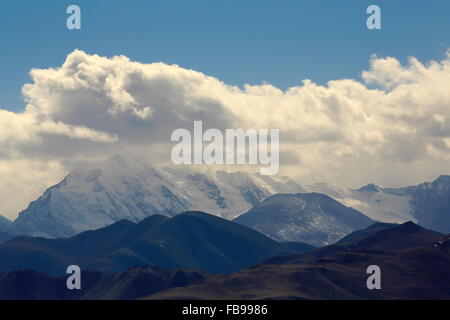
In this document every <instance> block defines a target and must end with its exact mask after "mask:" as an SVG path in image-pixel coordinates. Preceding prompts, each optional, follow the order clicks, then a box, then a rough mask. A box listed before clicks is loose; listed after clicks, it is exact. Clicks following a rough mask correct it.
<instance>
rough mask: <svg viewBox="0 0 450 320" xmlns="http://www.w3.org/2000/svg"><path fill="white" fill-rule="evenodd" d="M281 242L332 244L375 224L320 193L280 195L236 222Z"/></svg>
mask: <svg viewBox="0 0 450 320" xmlns="http://www.w3.org/2000/svg"><path fill="white" fill-rule="evenodd" d="M234 221H235V222H238V223H241V224H243V225H245V226H248V227H250V228H253V229H255V230H258V231H260V232H262V233H264V234H266V235H269V236H270V237H272V238H273V239H276V240H278V241H299V242H306V243H310V244H312V245H315V246H320V245H324V244H329V243H333V242H335V241H337V240H339V239H340V238H342V237H343V236H345V235H347V234H348V233H350V232H352V231H354V230H357V229H361V228H364V227H367V226H369V225H370V224H372V223H373V222H374V221H373V220H371V219H370V218H368V217H366V216H364V215H363V214H362V213H360V212H358V211H356V210H354V209H352V208H348V207H346V206H344V205H342V204H341V203H339V202H337V201H335V200H334V199H332V198H330V197H328V196H326V195H323V194H319V193H307V194H301V193H298V194H277V195H274V196H271V197H269V198H267V199H266V200H264V201H263V202H261V203H260V204H258V205H256V206H255V207H254V208H252V209H251V210H250V211H248V212H247V213H245V214H243V215H241V216H239V217H238V218H236V219H235V220H234Z"/></svg>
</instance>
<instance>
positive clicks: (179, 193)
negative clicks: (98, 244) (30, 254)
mask: <svg viewBox="0 0 450 320" xmlns="http://www.w3.org/2000/svg"><path fill="white" fill-rule="evenodd" d="M300 190H301V187H300V186H299V185H298V184H297V183H295V182H294V181H292V180H290V179H288V178H274V177H268V176H260V175H252V174H247V173H242V172H235V173H227V172H224V171H216V172H214V173H201V172H195V171H191V170H180V169H174V168H166V169H156V168H153V167H152V166H150V165H149V164H148V163H147V162H145V161H142V160H138V159H128V158H124V157H119V156H116V157H112V158H110V159H108V160H107V161H105V162H101V163H98V164H96V165H92V166H91V167H90V168H83V169H82V170H75V171H72V172H70V173H69V174H68V175H67V177H66V178H65V179H64V180H63V181H61V182H60V183H59V184H57V185H55V186H53V187H51V188H49V189H47V190H46V191H45V192H44V194H43V195H42V196H41V197H40V198H39V199H37V200H36V201H33V202H32V203H31V204H30V205H29V207H28V208H27V209H26V210H24V211H23V212H21V213H20V215H19V217H18V218H17V220H16V221H15V222H14V225H13V226H12V230H13V231H14V233H15V234H26V235H32V236H42V237H49V238H56V237H69V236H73V235H75V234H77V233H79V232H82V231H85V230H90V229H97V228H101V227H104V226H107V225H110V224H112V223H114V222H116V221H119V220H121V219H127V220H131V221H133V222H139V221H141V220H143V219H145V218H146V217H148V216H151V215H153V214H162V215H165V216H174V215H176V214H178V213H181V212H184V211H189V210H199V211H205V212H211V213H212V214H214V215H217V216H220V217H224V218H228V219H232V218H234V217H236V216H237V215H239V214H241V213H243V212H245V211H247V210H249V209H250V208H251V207H253V206H254V205H256V204H257V203H259V202H260V201H261V200H263V199H265V198H266V197H268V196H270V195H271V194H273V193H278V192H299V191H300Z"/></svg>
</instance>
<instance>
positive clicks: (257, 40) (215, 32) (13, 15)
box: [0, 0, 450, 111]
mask: <svg viewBox="0 0 450 320" xmlns="http://www.w3.org/2000/svg"><path fill="white" fill-rule="evenodd" d="M70 4H77V5H79V6H80V7H81V10H82V30H79V31H69V30H67V29H66V25H65V24H66V18H67V14H66V12H65V11H66V8H67V6H68V5H70ZM370 4H377V5H379V6H380V7H381V9H382V27H383V29H382V30H380V31H370V30H368V29H367V28H366V24H365V21H366V19H367V15H366V13H365V11H366V8H367V7H368V5H370ZM0 43H1V45H2V49H1V50H0V108H1V109H8V110H14V111H20V110H21V109H22V108H23V107H24V104H25V103H24V102H23V101H22V99H21V87H22V85H23V84H24V83H26V82H29V81H30V79H29V76H28V72H29V71H30V69H31V68H33V67H37V68H48V67H52V66H54V67H57V66H59V65H61V63H62V62H63V61H64V59H65V57H66V55H67V54H68V53H69V52H71V51H72V50H73V49H75V48H78V49H82V50H85V51H86V52H88V53H96V54H100V55H105V56H112V55H117V54H123V55H126V56H128V57H130V58H131V59H133V60H138V61H141V62H156V61H163V62H166V63H175V64H178V65H181V66H183V67H186V68H192V69H195V70H198V71H201V72H204V73H206V74H208V75H212V76H215V77H217V78H219V79H221V80H223V81H225V82H226V83H229V84H235V85H242V84H244V83H250V84H259V83H261V82H262V81H266V82H269V83H271V84H273V85H276V86H278V87H280V88H283V89H285V88H287V87H289V86H294V85H298V84H299V83H300V81H301V80H302V79H305V78H309V79H312V80H313V81H315V82H318V83H321V84H324V83H326V81H328V80H332V79H338V78H344V77H348V78H358V77H359V76H360V72H361V71H362V70H365V69H367V68H368V64H369V59H370V55H371V54H374V53H375V54H378V55H380V56H395V57H397V58H398V59H400V60H401V61H406V58H407V57H408V56H415V57H418V58H419V59H420V60H422V61H426V60H430V59H436V60H440V59H441V58H442V57H443V56H444V54H445V52H446V50H447V49H448V48H449V47H450V1H448V0H431V1H403V0H402V1H400V0H396V1H395V0H389V1H376V0H372V1H364V0H346V1H334V0H303V1H302V0H277V1H264V0H259V1H253V0H246V1H235V0H230V1H222V0H221V1H218V0H189V1H172V0H161V1H150V0H149V1H144V0H127V1H124V0H85V1H76V0H72V1H65V0H39V1H31V0H27V1H24V0H14V1H12V0H2V1H1V3H0Z"/></svg>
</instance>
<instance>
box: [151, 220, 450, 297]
mask: <svg viewBox="0 0 450 320" xmlns="http://www.w3.org/2000/svg"><path fill="white" fill-rule="evenodd" d="M371 265H377V266H379V267H380V270H381V289H380V290H369V289H368V288H367V286H366V280H367V278H368V277H369V275H368V274H367V273H366V269H367V267H368V266H371ZM449 283H450V236H444V235H442V234H438V233H436V232H433V231H430V230H426V229H424V228H422V227H420V226H417V225H415V224H414V223H406V224H403V225H399V226H398V225H394V226H387V225H384V226H383V225H375V226H371V227H369V228H368V229H366V230H363V231H362V232H358V233H356V234H353V235H351V236H350V237H349V238H347V239H346V240H344V241H343V242H342V243H340V244H336V245H331V246H328V247H323V248H319V249H316V250H313V251H310V252H307V253H305V254H300V255H294V256H286V257H281V258H274V259H270V260H268V261H266V262H264V263H262V264H259V265H256V266H253V267H251V268H248V269H245V270H241V271H239V272H237V273H232V274H227V275H217V276H209V277H207V278H206V279H205V280H203V281H201V282H199V283H195V284H191V285H189V286H185V287H179V288H172V289H167V290H164V291H161V292H158V293H155V294H153V295H149V296H147V297H145V299H195V300H197V299H213V300H217V299H230V300H241V299H243V300H253V299H258V300H260V299H300V300H303V299H315V300H316V299H327V300H336V299H367V300H377V299H383V300H386V299H394V300H397V299H442V300H448V299H450V286H449V285H448V284H449Z"/></svg>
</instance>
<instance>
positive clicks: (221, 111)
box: [0, 50, 450, 217]
mask: <svg viewBox="0 0 450 320" xmlns="http://www.w3.org/2000/svg"><path fill="white" fill-rule="evenodd" d="M30 75H31V78H32V82H31V83H29V84H25V85H24V86H23V96H24V98H25V101H26V103H27V105H26V108H25V110H24V111H23V112H21V113H13V112H9V111H6V110H1V109H0V174H1V180H0V213H1V214H4V215H6V216H9V217H14V216H16V214H17V213H18V211H19V210H20V209H23V208H25V207H26V206H27V204H28V202H29V201H31V200H33V199H34V198H36V197H37V196H38V195H39V194H40V193H41V192H42V191H43V188H45V187H47V186H49V185H51V184H53V183H55V182H57V181H58V180H59V179H61V178H62V176H64V175H65V173H66V172H67V171H68V170H70V169H71V167H73V166H74V165H75V164H76V163H79V162H82V161H85V160H90V159H96V158H102V157H107V156H110V155H113V154H124V153H125V154H130V153H131V154H139V155H141V156H143V157H146V158H148V159H149V160H150V161H152V162H153V163H155V164H157V165H164V164H168V163H169V161H170V151H171V147H172V145H171V144H170V135H171V132H172V131H173V130H174V129H177V128H188V129H190V128H192V127H193V121H194V120H201V121H203V123H204V125H205V126H206V127H209V128H221V129H225V128H244V129H245V128H255V129H260V128H267V129H271V128H275V129H280V142H281V159H280V160H281V168H280V169H281V172H282V173H283V174H288V175H291V176H294V177H298V178H299V179H300V180H301V181H300V182H307V183H309V182H315V181H326V182H328V183H331V184H336V185H340V186H351V187H354V186H358V185H361V184H366V183H368V182H375V183H378V184H382V185H389V186H398V185H404V184H409V183H417V182H419V181H423V180H427V179H428V180H429V179H433V178H434V177H435V176H436V175H439V174H443V173H448V172H449V171H450V170H449V165H448V164H449V163H450V162H449V160H450V90H449V87H450V53H449V54H448V55H447V56H446V57H445V58H444V59H443V60H442V61H439V62H436V61H431V62H429V63H422V62H420V61H418V60H417V59H415V58H410V59H409V62H408V63H407V64H406V65H402V64H401V63H400V62H399V61H398V60H397V59H395V58H392V57H387V58H378V57H376V56H373V57H372V59H371V64H370V68H369V70H367V71H364V72H362V79H363V81H362V82H360V81H357V80H352V79H341V80H334V81H330V82H328V84H327V85H326V86H321V85H317V84H315V83H313V82H312V81H310V80H304V81H303V82H302V83H301V84H300V85H299V86H296V87H292V88H289V89H287V90H285V91H283V90H280V89H279V88H276V87H275V86H272V85H270V84H268V83H263V84H261V85H256V86H251V85H245V86H243V87H242V88H240V87H236V86H231V85H228V84H226V83H224V82H222V81H220V80H219V79H217V78H214V77H210V76H207V75H205V74H203V73H201V72H197V71H194V70H188V69H185V68H182V67H180V66H177V65H167V64H164V63H152V64H143V63H138V62H133V61H130V60H129V59H128V58H127V57H124V56H116V57H112V58H106V57H100V56H97V55H89V54H87V53H85V52H83V51H79V50H76V51H74V52H72V53H70V54H69V55H68V56H67V59H66V61H65V62H64V64H63V65H62V66H61V67H59V68H55V69H53V68H51V69H33V70H32V71H31V72H30ZM257 168H259V167H258V166H257ZM257 168H255V171H256V169H257ZM231 169H233V170H236V169H239V168H237V167H233V168H231ZM17 194H20V196H13V195H17ZM11 199H13V200H11Z"/></svg>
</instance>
